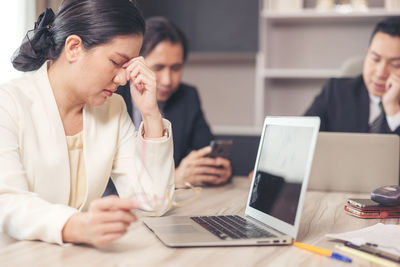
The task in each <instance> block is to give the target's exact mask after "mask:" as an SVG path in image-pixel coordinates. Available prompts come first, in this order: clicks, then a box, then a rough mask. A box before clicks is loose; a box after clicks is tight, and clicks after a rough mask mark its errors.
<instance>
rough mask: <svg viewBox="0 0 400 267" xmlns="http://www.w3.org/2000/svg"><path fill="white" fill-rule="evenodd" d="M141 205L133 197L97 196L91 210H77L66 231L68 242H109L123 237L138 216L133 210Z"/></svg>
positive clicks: (64, 237) (67, 224) (96, 243)
mask: <svg viewBox="0 0 400 267" xmlns="http://www.w3.org/2000/svg"><path fill="white" fill-rule="evenodd" d="M134 208H137V206H136V205H135V204H134V202H133V201H132V200H131V199H120V198H118V197H117V196H109V197H105V198H100V199H97V200H94V201H93V202H92V203H91V204H90V207H89V211H87V212H79V213H75V214H74V215H72V216H71V218H70V219H69V220H68V221H67V223H66V224H65V226H64V229H63V231H62V237H63V241H64V242H71V243H87V244H91V245H93V246H96V247H101V246H105V245H107V244H109V243H111V242H112V241H114V240H116V239H119V238H120V237H122V236H123V235H124V234H125V233H126V231H127V229H128V227H129V225H130V224H131V223H132V222H135V221H136V220H137V219H136V217H135V215H134V214H133V213H132V212H131V211H130V210H131V209H134Z"/></svg>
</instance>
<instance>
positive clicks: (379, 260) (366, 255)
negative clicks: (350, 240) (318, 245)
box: [335, 245, 398, 267]
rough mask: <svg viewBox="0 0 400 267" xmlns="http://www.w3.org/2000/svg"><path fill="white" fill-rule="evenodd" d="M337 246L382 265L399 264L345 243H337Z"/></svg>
mask: <svg viewBox="0 0 400 267" xmlns="http://www.w3.org/2000/svg"><path fill="white" fill-rule="evenodd" d="M335 248H337V249H339V250H340V251H342V252H344V253H346V254H350V255H352V256H356V257H360V258H362V259H364V260H367V261H370V262H373V263H377V264H380V265H382V266H387V267H392V266H393V267H396V266H398V265H397V264H396V263H394V262H391V261H389V260H386V259H382V258H379V257H378V256H374V255H372V254H369V253H366V252H362V251H359V250H357V249H354V248H349V247H346V246H344V245H335Z"/></svg>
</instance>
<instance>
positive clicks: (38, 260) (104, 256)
mask: <svg viewBox="0 0 400 267" xmlns="http://www.w3.org/2000/svg"><path fill="white" fill-rule="evenodd" d="M248 188H249V182H248V180H247V179H246V178H234V179H233V182H232V183H230V184H228V185H225V186H221V187H212V188H205V189H204V190H203V192H202V194H201V196H200V198H199V199H198V200H197V201H196V202H195V203H194V204H192V205H190V206H186V207H181V208H174V209H172V210H171V211H169V212H168V214H167V215H213V214H243V213H244V208H245V202H246V199H247V194H248ZM349 197H367V195H365V194H364V195H363V194H351V193H335V192H329V193H327V192H317V191H310V192H307V196H306V203H305V207H304V211H303V215H302V219H301V225H300V230H299V234H298V237H297V240H298V241H301V242H305V243H308V244H313V245H317V246H320V247H323V248H327V249H332V250H333V247H334V244H335V243H334V242H332V241H329V240H328V239H327V238H325V236H324V235H325V234H326V233H340V232H345V231H350V230H356V229H360V228H362V227H367V226H370V225H373V224H376V223H378V222H383V223H399V220H398V219H387V220H379V219H358V218H356V217H353V216H350V215H347V214H345V212H344V210H343V205H344V203H345V200H346V199H347V198H349ZM27 223H29V222H27ZM0 265H1V266H96V267H100V266H157V267H158V266H324V267H325V266H343V265H347V264H344V263H343V262H340V261H336V260H333V259H329V258H326V257H323V256H320V255H316V254H313V253H310V252H308V251H304V250H301V249H298V248H296V247H293V246H279V247H278V246H275V247H274V246H263V247H218V248H216V247H211V248H178V249H174V248H168V247H165V246H164V245H163V244H162V243H161V242H160V241H159V240H158V239H157V238H156V236H154V235H153V233H152V232H150V231H149V230H148V229H147V228H146V226H145V225H143V224H142V223H141V222H138V223H135V224H134V225H132V226H131V229H130V231H129V232H128V233H127V234H126V235H125V236H124V237H123V238H121V239H120V240H118V241H116V242H114V243H113V244H111V245H109V246H107V247H105V248H102V249H96V248H93V247H88V246H83V245H66V246H59V245H54V244H47V243H44V242H39V241H16V240H14V239H12V238H10V237H8V236H6V235H4V234H2V233H0ZM349 266H369V263H368V262H366V261H364V260H361V259H357V258H354V257H353V263H352V264H351V265H349Z"/></svg>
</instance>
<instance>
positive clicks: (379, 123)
mask: <svg viewBox="0 0 400 267" xmlns="http://www.w3.org/2000/svg"><path fill="white" fill-rule="evenodd" d="M379 109H380V111H381V112H380V114H379V116H378V117H377V118H376V119H375V120H374V121H373V122H372V124H371V126H370V127H369V132H370V133H383V132H384V128H385V124H386V114H385V111H384V109H383V105H382V101H381V102H379Z"/></svg>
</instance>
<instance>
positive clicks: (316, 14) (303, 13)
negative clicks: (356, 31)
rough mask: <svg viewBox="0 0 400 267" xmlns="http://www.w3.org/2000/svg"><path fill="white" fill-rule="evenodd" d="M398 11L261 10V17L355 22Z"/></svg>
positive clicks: (397, 13)
mask: <svg viewBox="0 0 400 267" xmlns="http://www.w3.org/2000/svg"><path fill="white" fill-rule="evenodd" d="M398 15H399V11H388V10H386V9H384V8H370V9H368V11H353V12H339V11H317V10H315V9H313V8H308V9H302V10H299V11H274V10H266V9H264V10H262V11H261V17H262V18H265V19H268V20H291V21H297V20H319V19H321V20H327V19H341V20H343V19H346V20H352V21H357V20H360V19H368V18H371V17H372V18H373V17H386V16H398Z"/></svg>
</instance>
